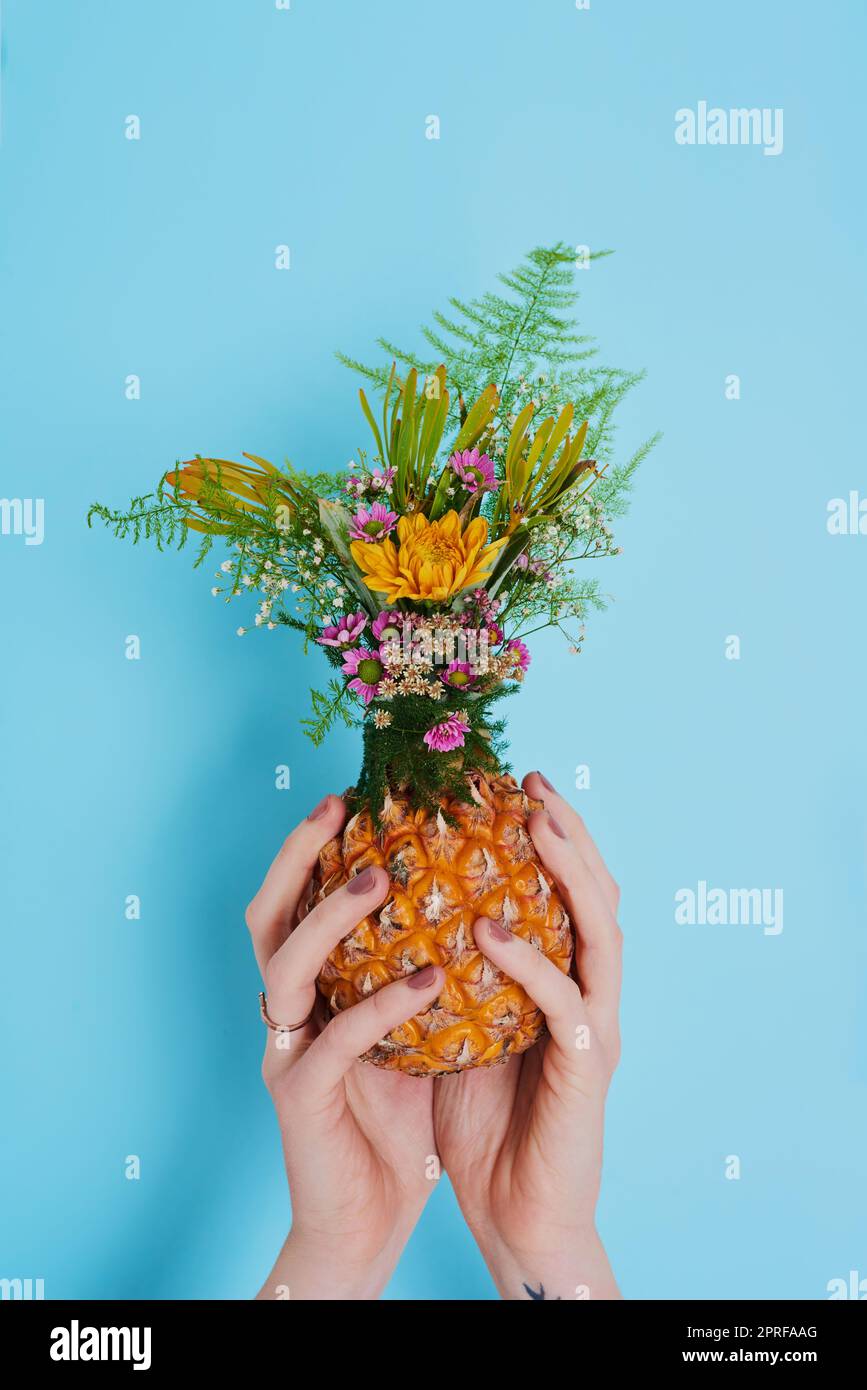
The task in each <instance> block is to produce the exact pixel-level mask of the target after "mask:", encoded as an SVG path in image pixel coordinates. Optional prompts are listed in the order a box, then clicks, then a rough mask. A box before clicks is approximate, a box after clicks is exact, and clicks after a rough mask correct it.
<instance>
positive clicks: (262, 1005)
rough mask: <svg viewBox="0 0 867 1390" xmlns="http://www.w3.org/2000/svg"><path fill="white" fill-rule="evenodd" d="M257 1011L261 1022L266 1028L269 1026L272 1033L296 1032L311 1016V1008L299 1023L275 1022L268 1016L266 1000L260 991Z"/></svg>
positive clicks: (303, 1026) (304, 1026) (305, 1024)
mask: <svg viewBox="0 0 867 1390" xmlns="http://www.w3.org/2000/svg"><path fill="white" fill-rule="evenodd" d="M259 1013H260V1014H261V1015H262V1022H263V1023H264V1025H265V1027H266V1028H270V1029H271V1032H272V1033H297V1032H298V1029H299V1028H306V1026H307V1024H308V1023H309V1022H310V1020H311V1018H312V1017H313V1010H312V1009H311V1010H310V1012H309V1014H308V1015H307V1017H306V1018H305V1019H302V1021H301V1022H300V1023H275V1022H274V1020H273V1018H269V1016H268V1001H267V999H266V998H265V995H264V994H263V993H262V991H261V990H260V991H259Z"/></svg>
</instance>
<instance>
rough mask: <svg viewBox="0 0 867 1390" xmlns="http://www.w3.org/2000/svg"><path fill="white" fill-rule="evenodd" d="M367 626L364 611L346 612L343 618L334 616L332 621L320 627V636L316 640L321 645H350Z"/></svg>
mask: <svg viewBox="0 0 867 1390" xmlns="http://www.w3.org/2000/svg"><path fill="white" fill-rule="evenodd" d="M366 627H367V618H366V616H365V614H364V613H361V612H358V613H347V614H346V616H345V617H343V618H335V620H334V622H333V623H329V625H328V627H324V628H323V629H322V636H321V637H317V638H316V641H317V642H319V643H320V644H321V645H322V646H323V647H351V646H352V644H353V642H357V641H358V638H359V637H360V636H361V634H362V632H363V631H364V629H365V628H366Z"/></svg>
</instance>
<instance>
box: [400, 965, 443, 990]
mask: <svg viewBox="0 0 867 1390" xmlns="http://www.w3.org/2000/svg"><path fill="white" fill-rule="evenodd" d="M436 977H437V968H436V966H435V965H426V966H425V968H424V970H417V971H416V973H415V974H414V975H413V976H412V978H411V979H409V980H408V981H407V984H408V985H409V987H410V989H429V988H430V986H431V985H432V984H433V982H434V980H435V979H436Z"/></svg>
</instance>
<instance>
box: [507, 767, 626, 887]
mask: <svg viewBox="0 0 867 1390" xmlns="http://www.w3.org/2000/svg"><path fill="white" fill-rule="evenodd" d="M521 785H522V787H523V788H524V791H525V792H527V794H528V796H532V797H535V798H536V799H537V800H538V801H544V803H545V810H546V811H549V812H550V813H551V815H552V816H553V817H554V819H555V820H556V821H557V822H558V823H559V824H560V825H562V827H563V829H564V830H565V831H566V832H567V833H568V834H569V835H570V836H571V837H572V839H573V840H574V841H575V844H576V845H577V847H578V851H579V853H580V855H581V857H582V859H583V860H584V861H585V863H586V864H587V865H588V867H589V868H590V870H591V872H592V873H593V874H594V875H595V876H596V878H597V879H598V880H599V885H600V887H601V888H602V890H603V892H604V894H605V897H606V900H607V902H608V905H609V907H610V908H611V910H612V912H616V911H617V908H618V905H619V903H620V889H619V888H618V886H617V884H616V883H615V882H614V879H613V878H612V876H611V873H610V871H609V869H608V866H607V865H606V863H605V860H604V859H603V858H602V855H601V854H600V852H599V849H598V847H597V845H596V843H595V841H594V840H593V838H592V836H591V834H590V831H589V830H588V829H587V826H586V825H585V824H584V821H583V820H582V818H581V817H580V816H579V814H578V812H577V811H576V810H575V808H574V806H570V805H569V802H568V801H567V800H566V799H565V797H562V796H561V795H560V793H559V792H558V791H557V790H556V788H555V787H553V786H552V784H551V783H550V782H549V781H548V778H547V777H544V776H543V775H542V773H541V772H528V773H527V776H526V777H525V778H524V780H523V782H522V783H521Z"/></svg>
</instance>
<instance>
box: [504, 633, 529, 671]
mask: <svg viewBox="0 0 867 1390" xmlns="http://www.w3.org/2000/svg"><path fill="white" fill-rule="evenodd" d="M506 651H507V652H511V653H512V660H513V662H514V664H515V665H516V666H517V667H519V668H520V669H521V670H522V671H526V669H527V667H528V666H529V665H530V651H529V648H528V647H526V646H525V645H524V643H523V642H521V641H519V639H518V638H517V637H513V638H512V640H511V642H507V643H506Z"/></svg>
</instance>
